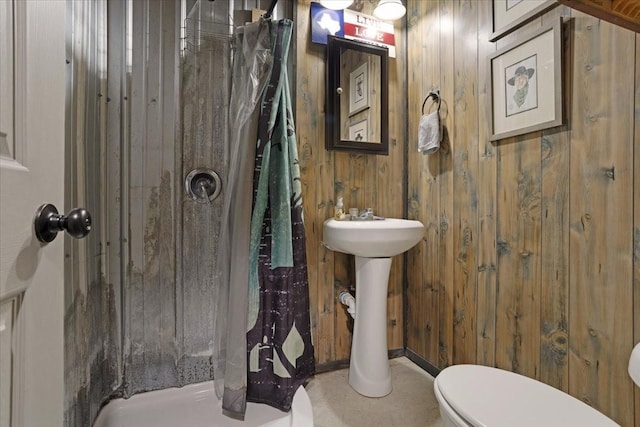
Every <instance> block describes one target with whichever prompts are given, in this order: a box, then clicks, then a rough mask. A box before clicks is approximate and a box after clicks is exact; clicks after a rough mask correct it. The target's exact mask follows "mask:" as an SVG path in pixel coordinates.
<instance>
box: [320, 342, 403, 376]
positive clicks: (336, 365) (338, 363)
mask: <svg viewBox="0 0 640 427" xmlns="http://www.w3.org/2000/svg"><path fill="white" fill-rule="evenodd" d="M404 355H405V351H404V349H403V348H394V349H391V350H389V359H395V358H396V357H402V356H404ZM348 367H349V359H343V360H334V361H333V362H327V363H319V364H316V374H322V373H324V372H331V371H337V370H338V369H345V368H348Z"/></svg>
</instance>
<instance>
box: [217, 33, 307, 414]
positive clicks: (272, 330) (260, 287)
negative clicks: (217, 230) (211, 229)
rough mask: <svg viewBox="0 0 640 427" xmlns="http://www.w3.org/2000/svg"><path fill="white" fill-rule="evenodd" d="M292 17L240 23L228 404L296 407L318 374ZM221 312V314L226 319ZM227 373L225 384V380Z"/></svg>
mask: <svg viewBox="0 0 640 427" xmlns="http://www.w3.org/2000/svg"><path fill="white" fill-rule="evenodd" d="M292 26H293V23H292V22H291V21H289V20H281V21H277V22H276V21H266V20H260V21H259V22H256V23H252V24H248V25H246V26H245V27H241V28H239V29H238V31H237V36H236V40H235V56H234V71H233V78H232V81H233V85H232V93H231V106H230V114H231V116H230V118H231V121H232V136H231V138H230V141H231V146H230V147H229V152H230V153H231V158H230V162H229V171H230V173H229V177H228V182H227V184H226V188H227V193H226V199H225V207H224V215H223V224H226V225H227V226H226V227H225V230H224V231H223V233H222V236H221V243H220V250H219V252H218V254H219V264H218V265H219V268H218V271H219V275H220V285H221V286H222V287H223V289H228V293H227V295H226V296H227V298H219V299H220V301H218V304H217V308H219V309H220V310H217V312H216V328H215V329H216V332H217V333H216V342H215V343H214V347H216V346H218V347H217V348H214V359H215V360H214V378H215V383H216V387H218V388H217V391H218V394H219V395H222V401H223V403H222V406H223V411H224V412H225V413H226V414H227V415H229V416H232V417H235V418H243V417H244V412H245V409H246V402H247V401H252V402H259V403H266V404H269V405H271V406H274V407H276V408H278V409H281V410H283V411H288V410H289V409H290V408H291V401H292V400H293V396H294V394H295V392H296V390H297V388H298V387H299V386H300V385H302V384H303V383H304V382H305V381H306V380H307V378H308V377H309V376H310V375H312V374H313V373H314V360H313V345H312V342H311V326H310V321H309V291H308V281H307V267H306V253H305V235H304V223H303V218H302V196H301V183H300V170H299V165H298V158H297V146H296V138H295V129H294V125H293V115H292V113H291V96H290V91H289V82H288V77H287V67H286V64H287V56H288V52H289V42H290V40H291V33H292ZM221 316H224V318H221ZM223 378H224V387H222V381H221V379H223Z"/></svg>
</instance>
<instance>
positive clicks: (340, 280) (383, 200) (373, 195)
mask: <svg viewBox="0 0 640 427" xmlns="http://www.w3.org/2000/svg"><path fill="white" fill-rule="evenodd" d="M310 3H311V2H310V0H300V1H298V2H297V3H296V11H295V13H296V18H295V23H296V32H297V34H296V41H297V45H296V60H297V67H296V81H297V90H296V133H297V137H298V146H299V156H300V166H301V174H302V184H303V194H302V196H303V200H304V215H305V227H306V233H307V262H308V264H309V288H310V294H311V322H312V328H313V340H314V345H315V354H316V362H317V364H318V370H323V369H327V368H328V367H331V366H336V365H337V364H343V363H344V362H346V361H347V360H348V359H349V353H350V349H351V330H352V328H353V322H352V320H351V318H350V316H349V315H348V314H347V312H346V310H345V309H344V307H343V306H342V305H341V304H340V303H339V302H338V301H337V296H338V293H339V292H340V290H342V289H345V288H346V289H349V288H352V287H355V271H354V265H353V264H354V261H353V259H352V258H353V257H350V256H347V255H344V254H339V253H334V252H332V251H329V250H327V249H325V248H324V247H323V246H322V223H323V222H324V220H326V219H327V218H329V217H331V216H332V215H333V213H334V205H335V202H336V200H337V197H343V198H344V203H345V207H346V208H349V207H358V208H360V209H362V208H366V207H372V208H373V209H374V212H375V213H376V214H377V215H382V216H389V217H391V216H393V217H402V215H403V200H404V198H403V194H404V193H405V188H404V186H403V174H404V173H405V168H404V164H405V160H404V155H405V141H406V137H405V127H406V121H405V119H404V117H406V114H405V112H406V101H405V99H404V96H403V94H404V93H406V79H405V73H406V71H405V68H404V67H405V65H404V64H405V61H404V57H405V48H404V46H403V45H402V39H403V37H401V28H400V27H401V21H398V22H397V23H396V26H397V28H396V35H397V37H396V43H397V51H398V58H397V59H393V58H390V59H389V156H376V155H370V154H366V155H365V154H358V153H345V152H335V151H332V152H329V151H326V150H325V148H324V146H325V140H324V137H325V129H324V118H325V116H324V114H325V89H326V84H325V82H326V73H325V69H326V46H324V45H317V44H313V43H311V40H310V25H309V17H310V12H309V7H310ZM373 6H374V5H373V4H369V2H364V7H365V9H364V10H363V12H365V13H369V14H371V12H372V8H373ZM402 283H403V259H402V257H401V256H399V257H396V258H395V259H394V261H393V264H392V267H391V277H390V279H389V291H388V294H389V297H388V304H387V309H388V316H387V318H388V328H387V337H388V344H389V348H390V349H402V348H403V339H404V337H403V332H402V329H403V304H402V299H403V292H402Z"/></svg>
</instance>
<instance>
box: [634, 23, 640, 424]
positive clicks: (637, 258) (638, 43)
mask: <svg viewBox="0 0 640 427" xmlns="http://www.w3.org/2000/svg"><path fill="white" fill-rule="evenodd" d="M635 57H636V63H635V69H636V70H640V34H636V37H635ZM635 75H636V77H635V88H636V90H635V103H634V106H635V115H634V129H635V133H634V137H633V308H634V310H633V344H634V345H635V344H637V343H638V342H640V310H638V307H640V108H638V106H639V105H640V73H638V72H636V73H635ZM633 394H634V397H635V399H634V408H635V414H634V416H635V417H634V418H635V424H634V425H636V426H640V388H639V387H634V389H633Z"/></svg>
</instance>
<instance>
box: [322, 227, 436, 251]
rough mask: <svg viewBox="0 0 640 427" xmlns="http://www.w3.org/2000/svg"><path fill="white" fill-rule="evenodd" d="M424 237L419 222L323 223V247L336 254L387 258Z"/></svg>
mask: <svg viewBox="0 0 640 427" xmlns="http://www.w3.org/2000/svg"><path fill="white" fill-rule="evenodd" d="M423 234H424V225H422V223H421V222H420V221H413V220H409V219H398V218H385V219H383V220H374V221H336V220H335V219H333V218H331V219H328V220H326V221H325V222H324V237H323V242H324V245H325V246H326V247H327V248H329V249H331V250H333V251H336V252H343V253H345V254H352V255H356V256H361V257H366V258H387V257H392V256H395V255H398V254H401V253H402V252H404V251H407V250H409V249H411V248H412V247H413V246H414V245H415V244H416V243H418V242H419V241H420V240H421V239H422V236H423Z"/></svg>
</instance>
